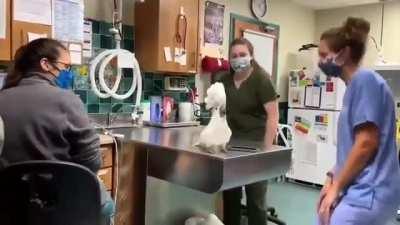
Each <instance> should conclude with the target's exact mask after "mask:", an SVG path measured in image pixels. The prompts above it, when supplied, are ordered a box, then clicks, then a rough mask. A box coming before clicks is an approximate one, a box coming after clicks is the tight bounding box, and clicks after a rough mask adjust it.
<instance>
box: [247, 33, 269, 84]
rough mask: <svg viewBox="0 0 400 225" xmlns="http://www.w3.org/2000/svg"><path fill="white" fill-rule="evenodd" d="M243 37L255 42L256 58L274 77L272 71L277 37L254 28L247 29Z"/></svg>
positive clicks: (252, 42)
mask: <svg viewBox="0 0 400 225" xmlns="http://www.w3.org/2000/svg"><path fill="white" fill-rule="evenodd" d="M243 37H244V38H246V39H247V40H249V41H250V42H251V44H253V47H254V59H255V60H256V61H257V62H258V64H260V66H261V67H262V68H263V69H264V70H265V71H267V72H268V73H269V75H270V76H272V77H274V74H272V73H273V71H274V70H273V68H274V50H275V49H274V46H275V45H274V44H275V37H274V36H271V35H268V34H264V33H260V32H256V31H252V30H245V31H244V32H243Z"/></svg>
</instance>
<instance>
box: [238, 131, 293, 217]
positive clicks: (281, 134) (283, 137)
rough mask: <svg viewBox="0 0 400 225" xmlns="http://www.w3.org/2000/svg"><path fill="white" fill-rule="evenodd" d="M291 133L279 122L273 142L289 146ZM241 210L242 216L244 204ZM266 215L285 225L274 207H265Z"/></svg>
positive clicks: (244, 212)
mask: <svg viewBox="0 0 400 225" xmlns="http://www.w3.org/2000/svg"><path fill="white" fill-rule="evenodd" d="M285 130H286V132H287V133H286V134H285ZM292 134H293V130H292V127H291V126H289V125H286V124H279V125H278V131H277V137H276V140H275V143H280V142H283V144H284V146H285V147H291V146H292V145H291V143H290V141H289V138H288V137H289V136H290V137H292ZM242 192H244V191H243V188H242ZM243 194H245V193H243ZM241 211H242V212H241V214H242V215H243V216H247V215H248V213H247V207H246V205H244V204H242V210H241ZM266 217H267V220H268V221H269V222H272V223H274V224H276V225H286V223H285V222H284V221H282V220H280V219H279V218H278V214H277V213H276V209H275V208H274V207H268V208H267V216H266Z"/></svg>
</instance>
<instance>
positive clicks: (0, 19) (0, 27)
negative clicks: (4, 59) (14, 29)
mask: <svg viewBox="0 0 400 225" xmlns="http://www.w3.org/2000/svg"><path fill="white" fill-rule="evenodd" d="M6 7H7V6H6V0H0V39H4V38H6V29H7V27H6V24H7V22H6V21H7V12H6Z"/></svg>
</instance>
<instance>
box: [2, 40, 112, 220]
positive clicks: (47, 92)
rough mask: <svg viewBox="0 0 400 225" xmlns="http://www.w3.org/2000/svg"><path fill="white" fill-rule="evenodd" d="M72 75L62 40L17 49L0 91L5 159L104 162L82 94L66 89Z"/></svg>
mask: <svg viewBox="0 0 400 225" xmlns="http://www.w3.org/2000/svg"><path fill="white" fill-rule="evenodd" d="M72 80H73V74H72V73H71V59H70V56H69V53H68V51H67V49H66V48H65V47H64V46H63V45H62V44H61V43H60V42H58V41H56V40H52V39H38V40H35V41H32V42H30V43H29V44H27V45H25V46H22V47H21V48H20V49H19V50H18V51H17V53H16V55H15V60H14V64H13V66H12V68H11V72H10V73H9V74H8V76H7V78H6V82H5V86H4V88H3V89H2V90H1V91H0V105H1V107H0V116H1V117H2V119H3V121H4V133H5V138H4V146H3V152H2V155H1V158H2V161H3V162H5V163H7V164H9V163H16V162H21V161H28V160H61V161H69V162H74V163H77V164H81V165H83V166H85V167H87V168H89V169H90V170H91V171H93V172H94V173H97V171H98V170H99V168H100V166H101V155H100V148H99V147H100V142H99V137H98V135H97V134H96V132H95V130H94V129H93V127H92V126H91V125H90V123H89V118H88V116H87V114H86V112H85V111H84V106H83V103H82V102H81V100H80V99H79V97H77V96H76V95H75V94H74V93H73V92H72V91H71V90H65V89H64V88H65V87H68V86H70V84H72ZM101 189H104V188H103V187H101ZM102 192H103V193H102V198H103V199H102V207H103V211H104V214H108V215H107V216H111V215H112V214H113V211H114V205H113V202H112V201H111V198H110V196H109V195H108V194H107V193H106V192H105V191H104V190H102ZM106 211H107V212H106Z"/></svg>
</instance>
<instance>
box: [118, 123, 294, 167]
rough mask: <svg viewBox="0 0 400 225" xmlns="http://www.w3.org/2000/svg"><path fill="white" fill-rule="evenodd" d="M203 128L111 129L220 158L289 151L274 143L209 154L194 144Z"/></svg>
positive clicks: (136, 138) (145, 141)
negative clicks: (261, 147)
mask: <svg viewBox="0 0 400 225" xmlns="http://www.w3.org/2000/svg"><path fill="white" fill-rule="evenodd" d="M203 128H204V127H203V126H197V127H181V128H157V127H142V128H116V129H112V133H114V134H123V135H124V137H123V138H122V139H123V140H124V141H133V142H136V143H141V144H145V145H147V146H149V147H155V148H157V149H169V150H175V151H184V152H191V153H196V154H201V155H204V156H206V157H212V158H216V159H220V160H226V159H233V158H237V157H243V156H250V155H251V156H256V155H265V154H268V153H274V152H277V151H291V149H290V148H286V147H283V146H278V145H274V146H272V147H271V148H270V149H264V150H263V151H259V152H239V151H228V152H226V153H223V152H222V153H218V154H210V153H207V152H204V151H201V150H200V149H199V148H198V147H196V146H195V144H196V143H197V140H198V139H199V136H200V132H201V130H202V129H203ZM235 143H240V141H235ZM247 143H248V142H246V144H247ZM253 143H254V145H256V146H263V145H262V143H257V142H253Z"/></svg>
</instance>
